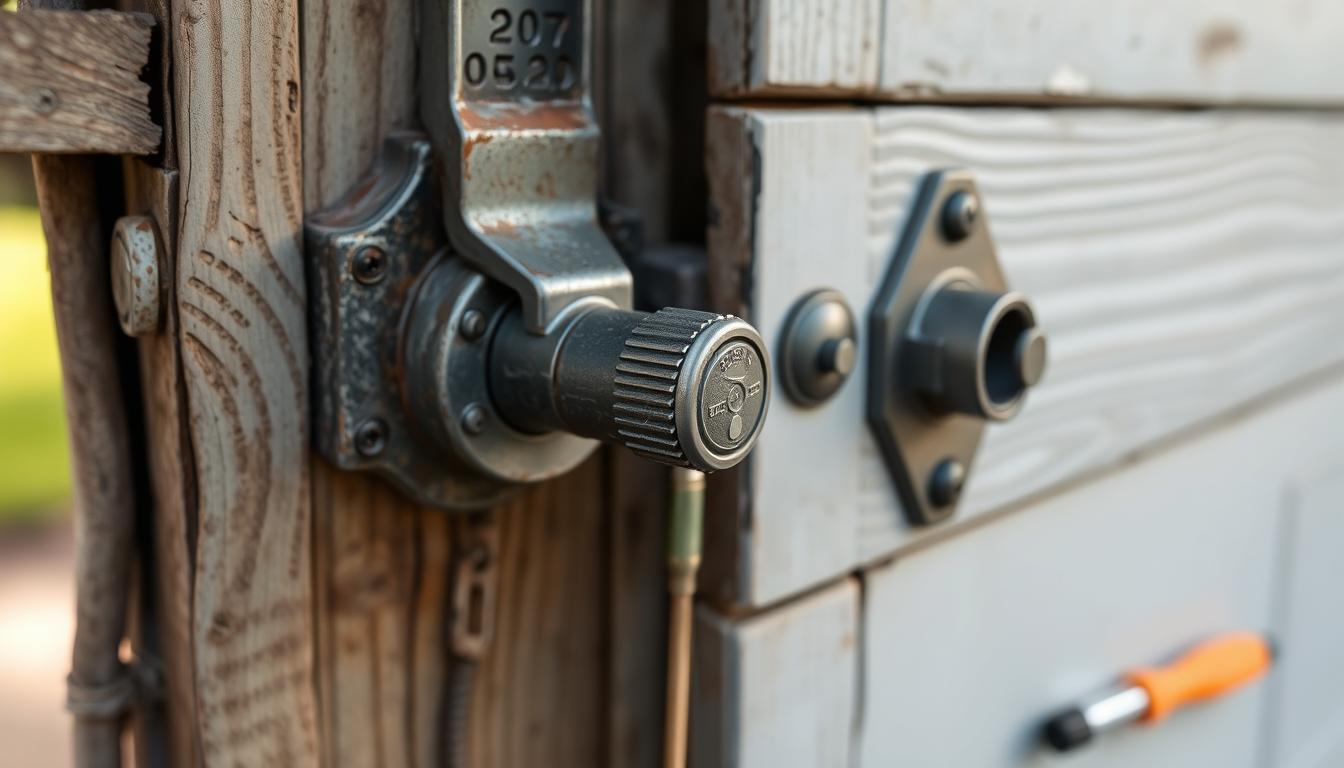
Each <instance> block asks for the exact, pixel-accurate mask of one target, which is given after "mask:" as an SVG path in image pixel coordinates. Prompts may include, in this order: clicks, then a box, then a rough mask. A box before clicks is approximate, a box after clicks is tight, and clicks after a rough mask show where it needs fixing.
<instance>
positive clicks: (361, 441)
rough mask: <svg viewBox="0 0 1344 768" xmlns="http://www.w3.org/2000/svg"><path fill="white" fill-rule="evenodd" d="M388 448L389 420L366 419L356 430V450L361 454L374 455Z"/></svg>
mask: <svg viewBox="0 0 1344 768" xmlns="http://www.w3.org/2000/svg"><path fill="white" fill-rule="evenodd" d="M385 448H387V422H385V421H383V420H382V419H376V418H375V419H365V420H364V421H363V422H362V423H361V424H360V425H359V427H358V428H357V429H356V430H355V450H356V451H359V454H360V455H361V456H366V457H370V458H372V457H374V456H377V455H378V454H380V453H382V452H383V449H385Z"/></svg>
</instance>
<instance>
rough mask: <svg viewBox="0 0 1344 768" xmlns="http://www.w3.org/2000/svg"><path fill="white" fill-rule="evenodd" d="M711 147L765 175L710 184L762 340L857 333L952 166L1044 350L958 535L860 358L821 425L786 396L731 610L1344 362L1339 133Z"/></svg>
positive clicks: (905, 124)
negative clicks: (924, 517) (932, 181)
mask: <svg viewBox="0 0 1344 768" xmlns="http://www.w3.org/2000/svg"><path fill="white" fill-rule="evenodd" d="M710 142H711V146H710V152H711V157H714V158H715V160H714V163H715V164H716V165H715V166H712V167H722V168H732V167H734V162H735V161H734V160H733V156H734V155H750V156H752V157H753V159H752V160H750V161H749V162H748V161H745V160H740V161H738V162H739V164H740V165H742V166H743V167H753V166H754V168H755V170H754V177H753V178H746V177H745V176H744V175H743V174H735V173H725V174H719V175H712V176H711V186H712V190H711V195H712V198H713V203H714V205H715V207H716V209H717V211H718V215H717V221H718V225H717V226H716V227H714V228H712V229H711V233H710V251H711V263H712V264H713V265H715V273H714V276H715V280H716V284H717V290H718V291H719V292H720V295H721V296H722V294H723V292H724V291H728V292H732V291H734V290H737V291H741V292H742V294H743V295H742V298H743V299H745V302H746V304H747V305H748V308H749V315H750V317H751V319H752V320H753V321H754V322H756V323H757V324H758V327H759V328H760V329H761V331H762V333H763V334H764V335H765V338H766V340H767V342H768V343H770V344H771V345H774V344H775V343H776V341H777V336H778V332H779V329H780V325H781V322H782V320H783V318H784V317H785V314H786V313H787V311H788V309H789V307H790V305H791V304H792V302H793V301H794V300H795V299H796V298H797V297H798V296H800V295H802V294H803V293H804V292H806V291H808V290H810V289H812V288H817V287H823V286H829V287H833V288H836V289H838V290H840V291H841V292H843V293H844V294H845V295H846V296H847V297H848V299H849V301H850V303H851V305H852V306H853V308H854V309H855V311H856V313H858V314H860V315H861V316H863V315H866V313H867V310H868V305H869V302H870V299H871V294H872V292H873V290H874V289H875V287H876V285H877V284H878V282H879V280H880V278H881V275H882V274H883V270H884V269H885V266H886V263H887V261H888V259H889V258H890V254H891V253H892V250H893V247H894V244H895V238H896V236H897V233H898V229H899V227H900V225H901V222H902V219H903V217H904V215H905V211H906V208H907V205H908V198H909V196H910V193H911V191H912V189H913V186H914V184H915V183H916V181H917V180H918V179H919V177H920V176H921V175H922V174H924V173H926V172H927V171H929V170H931V169H934V168H939V167H949V166H961V167H966V168H969V169H970V170H972V171H973V172H974V174H975V176H976V178H977V180H978V182H979V184H980V186H981V190H982V192H983V194H984V198H985V200H984V202H985V210H986V212H987V216H988V219H987V220H988V222H989V226H990V228H991V231H992V232H993V236H994V240H995V242H996V243H997V245H998V249H999V255H1000V258H1001V260H1002V262H1003V265H1004V268H1005V272H1006V275H1007V277H1008V280H1009V282H1010V284H1011V285H1012V286H1013V287H1014V288H1017V289H1021V290H1023V291H1025V292H1026V293H1027V294H1028V295H1029V296H1031V297H1032V298H1033V300H1034V301H1035V302H1036V305H1037V309H1038V314H1039V316H1040V319H1041V321H1042V323H1043V325H1044V327H1045V328H1046V330H1047V332H1048V333H1049V335H1050V343H1051V362H1050V366H1049V368H1048V370H1047V372H1046V378H1045V380H1044V382H1043V383H1042V384H1041V386H1039V387H1038V388H1037V389H1036V391H1034V392H1033V393H1032V394H1031V395H1030V396H1029V397H1028V402H1027V405H1026V408H1025V410H1024V411H1023V413H1022V414H1021V415H1020V416H1019V417H1018V418H1017V419H1016V420H1014V421H1012V422H1010V423H1008V424H1005V425H994V426H992V427H991V428H990V429H989V431H988V433H987V436H986V441H985V444H984V445H983V447H982V451H981V454H980V457H979V459H978V461H977V464H976V467H975V468H974V470H973V472H972V478H971V483H970V485H969V487H968V489H967V495H966V497H965V499H964V500H963V502H962V508H961V510H960V511H959V513H958V515H957V517H956V518H955V519H954V520H953V521H952V522H951V523H949V524H944V525H941V526H935V527H933V528H930V529H925V530H914V529H911V528H910V527H909V526H908V525H907V524H906V522H905V518H904V516H903V514H902V513H901V511H900V508H899V506H898V502H897V500H896V497H895V495H894V492H893V490H892V487H891V481H890V480H889V478H888V475H887V472H886V469H885V467H884V466H883V465H882V463H881V459H880V455H879V453H878V451H877V450H876V447H875V445H874V443H873V442H872V440H871V438H870V437H869V434H868V431H867V427H866V423H865V421H864V419H863V398H864V385H865V379H866V372H865V370H864V369H863V366H862V364H861V366H860V369H859V370H858V371H856V372H855V374H854V376H853V378H852V379H851V381H850V382H849V383H848V384H847V385H846V386H845V388H844V389H842V390H841V392H840V393H839V395H838V396H837V397H836V398H835V399H834V400H833V401H831V402H830V403H829V404H827V405H826V406H824V407H822V408H819V409H815V410H801V409H798V408H796V407H794V406H793V405H791V404H790V403H789V402H788V401H787V400H786V399H785V398H784V397H783V396H782V394H779V393H778V392H777V393H776V399H775V401H774V402H773V403H772V404H771V413H770V422H769V424H767V426H766V429H765V431H764V433H763V434H762V437H761V440H760V443H759V445H758V447H757V449H756V451H755V453H754V454H753V456H752V457H751V459H750V461H751V467H752V468H751V473H750V477H751V492H752V498H753V500H754V502H753V504H752V505H751V510H750V518H749V520H748V521H747V523H746V524H744V525H743V526H742V527H741V528H740V529H739V530H737V531H736V537H737V540H736V541H734V542H731V543H730V544H729V545H727V546H724V547H722V548H721V549H719V550H716V551H722V550H723V549H726V550H728V551H731V552H735V553H736V555H737V557H738V563H737V564H736V566H735V568H734V570H735V572H736V573H738V574H740V576H739V578H738V583H737V584H736V585H735V587H734V588H732V589H730V591H731V592H732V594H729V595H727V597H728V598H729V599H732V600H734V601H737V602H740V603H744V604H751V605H761V604H765V603H769V602H772V601H775V600H779V599H782V598H784V597H787V596H788V595H790V594H794V593H797V592H799V591H801V590H804V589H807V588H809V587H811V586H813V585H815V584H817V583H820V582H823V581H825V580H827V579H830V578H835V577H837V576H839V575H840V574H843V573H845V572H848V571H850V570H853V569H855V568H857V567H861V566H862V565H864V564H866V563H871V562H874V561H876V560H879V559H881V558H883V557H887V556H890V555H891V554H893V553H895V552H897V551H898V550H900V549H901V548H902V547H905V546H907V545H909V544H911V543H913V542H915V541H916V540H918V539H921V538H924V537H927V536H930V535H934V536H938V535H943V534H946V533H947V532H948V531H949V530H952V529H953V528H955V527H956V526H957V525H959V524H963V523H965V522H966V521H968V520H971V519H973V518H975V517H977V516H979V515H983V514H984V513H986V512H988V511H990V510H994V509H998V508H1002V507H1004V506H1005V505H1008V504H1010V503H1013V502H1017V501H1019V500H1022V499H1024V498H1026V497H1029V496H1031V495H1033V494H1037V493H1039V492H1041V491H1043V490H1046V489H1049V488H1052V487H1055V486H1058V485H1060V484H1061V483H1064V482H1066V481H1069V480H1072V479H1075V478H1078V477H1080V476H1083V475H1087V474H1089V473H1093V472H1096V471H1098V470H1100V469H1102V468H1106V467H1111V466H1115V465H1117V464H1119V463H1120V462H1122V461H1124V460H1126V459H1127V458H1129V457H1131V456H1132V455H1134V454H1136V453H1139V452H1142V451H1143V450H1145V449H1146V448H1147V447H1148V446H1151V445H1153V444H1154V443H1156V442H1159V441H1162V440H1164V439H1166V438H1168V437H1170V436H1172V435H1173V434H1174V433H1176V432H1178V431H1180V430H1183V429H1186V428H1188V427H1190V426H1192V425H1194V424H1196V423H1198V422H1201V421H1204V420H1207V419H1210V418H1212V417H1215V416H1217V415H1219V414H1222V413H1226V412H1227V411H1229V410H1231V409H1233V408H1236V407H1237V406H1240V405H1242V404H1244V403H1246V402H1248V401H1251V400H1254V399H1255V398H1258V397H1261V396H1263V395H1265V394H1267V393H1269V392H1271V391H1273V390H1274V389H1276V388H1278V387H1281V386H1282V385H1284V384H1286V383H1288V382H1291V381H1294V380H1296V379H1299V378H1301V377H1303V376H1305V375H1307V374H1309V373H1311V372H1313V371H1317V370H1319V369H1321V368H1323V367H1326V366H1328V365H1331V364H1333V363H1336V362H1338V361H1340V360H1344V339H1341V329H1344V152H1341V149H1340V148H1341V147H1344V116H1339V115H1332V114H1311V113H1282V114H1264V113H1251V112H1239V111H1222V112H1205V113H1199V112H1163V111H1118V110H1095V109H1092V110H1048V111H1042V110H1028V109H1009V108H981V109H970V108H938V107H917V108H915V107H912V108H887V109H878V110H875V111H871V110H854V109H847V110H771V109H743V108H721V109H719V110H716V111H715V112H714V113H713V114H712V115H711V128H710ZM738 267H741V268H742V269H741V270H739V269H738ZM860 348H861V351H862V352H863V355H861V358H862V357H864V356H866V348H865V345H864V340H863V339H860ZM818 446H825V450H824V451H823V450H818ZM802 468H806V471H800V470H801V469H802ZM718 543H719V544H720V545H722V542H718Z"/></svg>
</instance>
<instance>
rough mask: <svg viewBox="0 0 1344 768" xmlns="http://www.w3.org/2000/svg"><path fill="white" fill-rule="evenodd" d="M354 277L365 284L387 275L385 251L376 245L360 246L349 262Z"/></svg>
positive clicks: (375, 281)
mask: <svg viewBox="0 0 1344 768" xmlns="http://www.w3.org/2000/svg"><path fill="white" fill-rule="evenodd" d="M350 271H351V272H353V273H354V275H355V279H356V280H358V281H359V282H361V283H363V284H365V285H374V284H376V283H379V282H381V281H382V279H383V278H384V277H387V253H385V252H384V251H383V249H382V248H379V247H378V246H376V245H370V246H367V247H364V248H360V249H359V252H358V253H356V254H355V257H354V259H353V261H352V262H351V264H350Z"/></svg>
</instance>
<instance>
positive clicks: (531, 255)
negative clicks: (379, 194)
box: [421, 0, 632, 333]
mask: <svg viewBox="0 0 1344 768" xmlns="http://www.w3.org/2000/svg"><path fill="white" fill-rule="evenodd" d="M589 5H590V4H589V0H461V1H460V2H447V1H446V0H423V2H422V3H421V9H422V18H423V19H424V23H425V29H426V30H427V39H435V38H436V37H437V35H439V34H442V35H443V39H446V40H447V41H448V45H447V46H443V45H426V46H423V48H422V54H423V59H422V66H421V73H422V75H421V81H422V85H421V104H422V112H423V117H424V121H425V124H426V126H427V128H428V130H429V132H430V135H431V138H432V139H433V141H434V144H435V146H436V147H437V148H438V149H439V151H440V155H441V157H442V158H443V173H442V177H443V179H444V183H445V190H444V191H445V195H444V201H443V202H444V221H445V223H446V224H447V226H448V233H449V237H450V239H451V240H452V243H453V245H454V247H455V248H456V250H457V251H458V252H459V253H460V254H461V255H462V257H463V258H464V259H466V260H467V261H468V262H469V263H471V264H472V265H473V266H475V267H476V268H477V269H479V270H480V271H482V272H484V273H485V274H486V275H488V276H490V277H493V278H495V279H496V280H499V281H500V282H502V283H504V284H505V285H507V286H508V287H509V288H510V289H512V290H513V291H514V292H515V293H517V295H518V296H519V298H520V299H521V300H522V310H523V321H524V324H525V325H526V327H527V328H528V330H529V331H531V332H533V333H545V332H547V331H548V330H549V329H551V328H552V327H553V326H554V324H555V323H556V322H557V321H558V319H559V318H560V316H561V315H562V314H563V313H564V311H565V309H566V308H568V307H569V306H570V305H572V304H573V303H575V302H576V301H581V300H591V299H592V298H593V297H600V298H602V299H605V300H607V301H609V302H610V303H611V304H613V305H614V306H616V307H618V308H621V309H629V308H630V306H631V301H632V283H631V278H630V273H629V271H628V270H627V269H626V268H625V265H624V263H623V262H622V261H621V258H620V256H619V254H617V252H616V250H615V249H614V248H613V247H612V245H611V243H610V242H609V241H608V240H607V238H606V235H605V234H603V232H602V229H601V227H600V226H599V224H598V218H597V204H596V200H597V173H598V148H599V146H598V145H599V138H600V133H599V130H598V126H597V121H596V119H595V118H594V116H593V112H592V105H591V99H590V96H589V80H590V77H589V69H590V63H589V61H588V55H587V54H588V45H587V41H588V38H589V34H590V28H591V25H592V22H591V13H590V7H589Z"/></svg>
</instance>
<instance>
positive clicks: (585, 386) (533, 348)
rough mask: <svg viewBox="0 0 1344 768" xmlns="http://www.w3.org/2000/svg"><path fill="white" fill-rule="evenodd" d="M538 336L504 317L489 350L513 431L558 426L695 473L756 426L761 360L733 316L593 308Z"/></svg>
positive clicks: (764, 366) (749, 436) (717, 465)
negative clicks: (546, 339) (546, 338)
mask: <svg viewBox="0 0 1344 768" xmlns="http://www.w3.org/2000/svg"><path fill="white" fill-rule="evenodd" d="M548 336H549V337H553V339H554V340H553V341H550V342H543V341H541V340H540V339H539V338H537V337H533V338H529V337H528V336H527V335H526V331H525V330H524V329H523V328H522V327H521V324H513V323H509V324H506V325H505V327H504V328H502V329H501V331H500V333H499V334H498V335H497V337H496V340H495V343H494V345H493V347H492V353H493V354H492V358H493V359H492V363H491V371H492V379H491V380H492V392H493V393H494V396H495V400H496V404H497V405H498V406H499V410H500V412H501V413H502V414H503V415H504V416H505V418H506V419H508V420H509V421H510V422H511V423H513V424H514V425H515V426H516V427H518V428H520V429H524V430H530V431H535V432H542V431H547V430H552V429H563V430H565V431H568V432H572V433H574V434H577V435H581V436H584V437H593V438H597V439H600V440H606V441H608V442H616V443H620V444H622V445H625V446H627V447H628V448H630V450H632V451H634V452H636V453H638V454H639V455H641V456H644V457H646V458H649V459H652V460H654V461H658V462H661V463H664V464H672V465H677V466H685V467H692V468H695V469H699V470H702V471H706V472H712V471H714V470H718V469H727V468H728V467H731V466H734V465H735V464H737V463H738V462H739V461H741V460H742V459H743V458H744V457H745V456H746V454H747V453H748V452H749V451H750V450H751V448H752V446H753V445H754V444H755V442H756V438H757V437H758V436H759V434H760V430H761V425H762V423H763V422H764V421H765V415H766V411H767V408H768V402H769V386H770V382H769V376H770V370H769V359H768V357H767V354H766V347H765V344H764V342H762V340H761V336H760V334H759V333H757V331H756V329H755V328H753V327H751V325H750V324H748V323H747V322H745V321H744V320H741V319H740V318H736V317H733V316H732V315H720V314H715V313H712V312H700V311H696V310H690V309H679V308H668V309H662V310H659V311H658V312H654V313H652V314H650V313H646V312H631V311H627V310H618V309H611V308H608V307H597V308H593V309H590V310H588V311H586V312H584V313H582V314H579V315H577V316H576V317H575V318H574V319H572V320H571V321H570V322H568V323H567V324H566V327H564V328H563V329H558V330H557V331H553V332H552V334H548Z"/></svg>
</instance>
